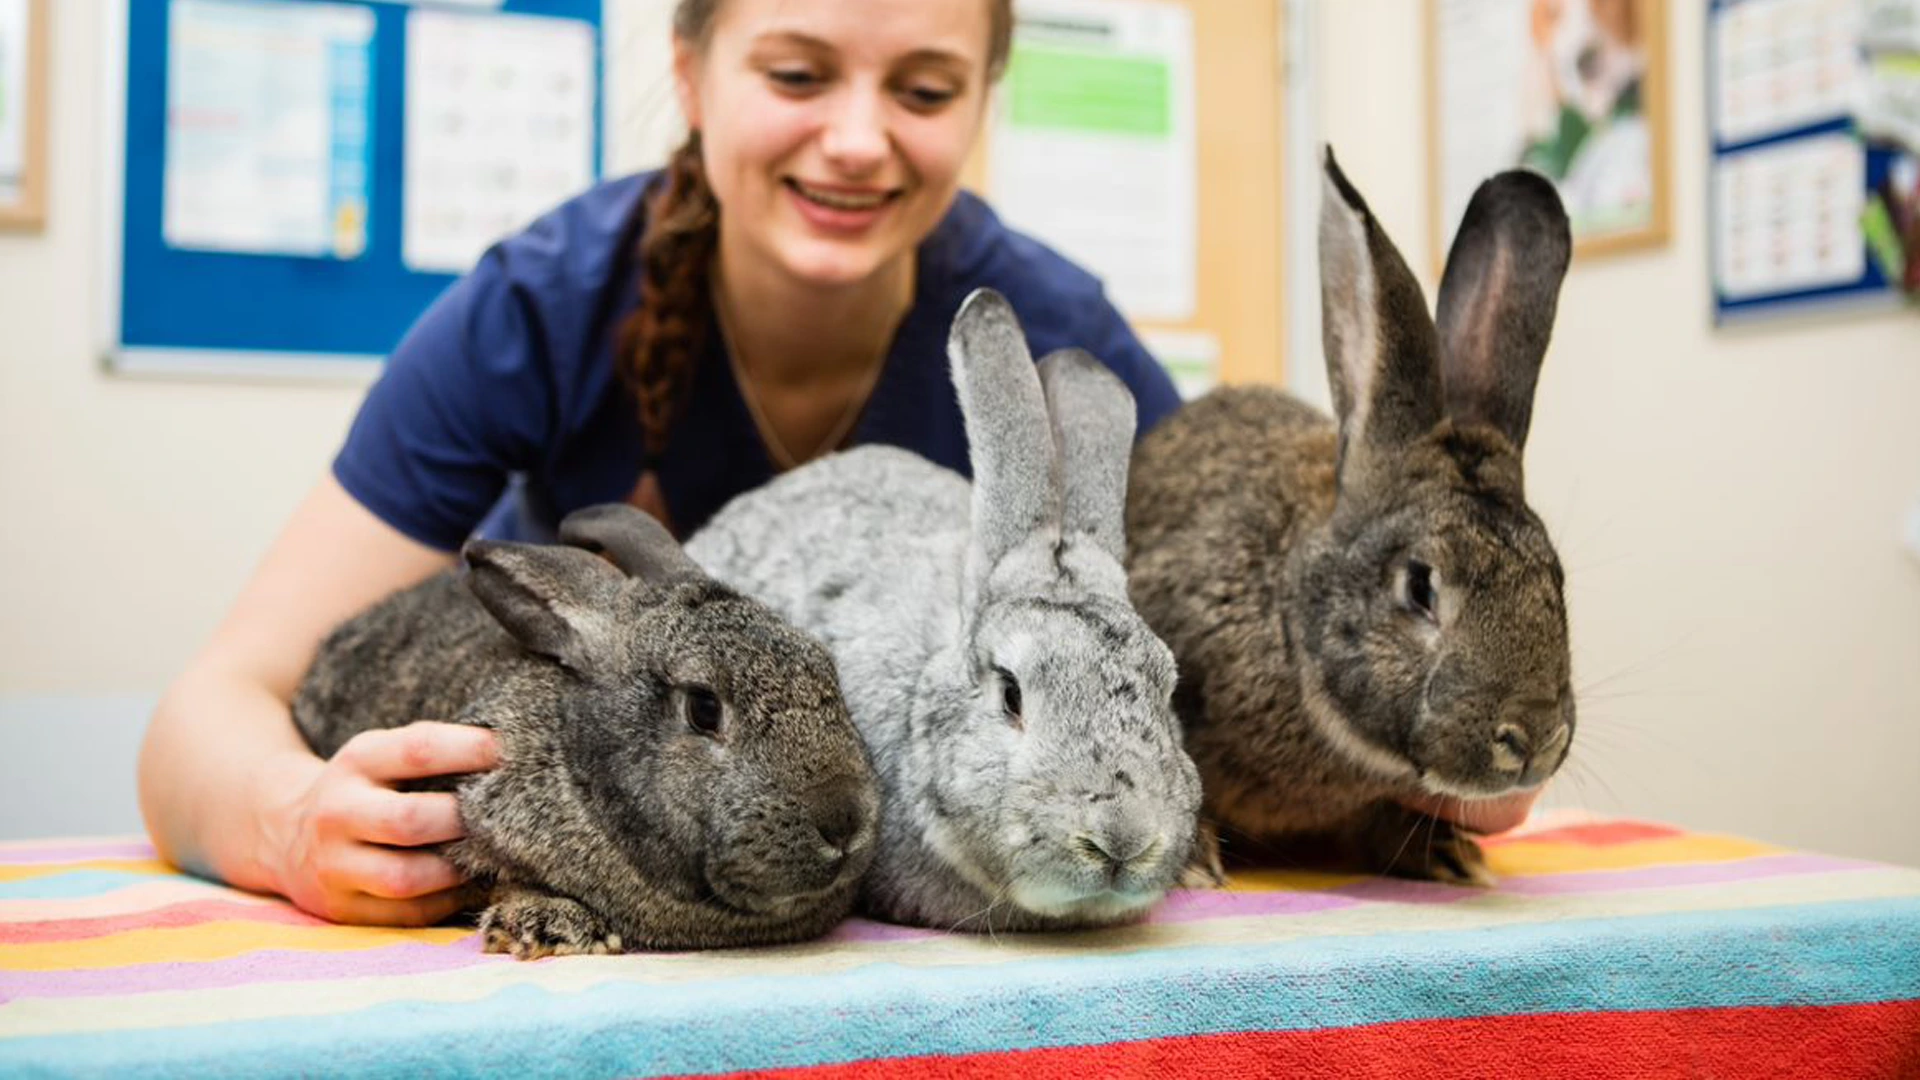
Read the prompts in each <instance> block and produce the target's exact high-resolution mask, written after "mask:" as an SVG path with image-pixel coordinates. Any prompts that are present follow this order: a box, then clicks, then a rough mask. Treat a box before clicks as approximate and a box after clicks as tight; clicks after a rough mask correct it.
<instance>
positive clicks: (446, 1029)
mask: <svg viewBox="0 0 1920 1080" xmlns="http://www.w3.org/2000/svg"><path fill="white" fill-rule="evenodd" d="M1489 855H1490V859H1491V862H1492V865H1493V867H1494V869H1495V870H1496V872H1498V873H1499V874H1501V875H1502V883H1501V885H1500V886H1499V887H1498V888H1497V889H1494V890H1491V891H1476V890H1468V889H1457V888H1451V887H1447V886H1441V885H1428V884H1418V883H1409V882H1400V881H1386V880H1379V879H1370V878H1360V877H1347V876H1334V875H1326V874H1311V873H1303V872H1284V873H1283V872H1263V873H1256V874H1247V875H1242V876H1240V877H1238V878H1237V879H1236V880H1235V881H1234V883H1233V887H1232V888H1231V889H1229V890H1225V891H1221V892H1187V893H1177V894H1175V895H1174V896H1172V897H1171V898H1169V900H1168V901H1167V902H1166V903H1165V904H1164V905H1163V906H1161V907H1160V908H1159V909H1158V911H1157V913H1156V914H1155V915H1154V917H1153V918H1152V920H1151V921H1150V922H1148V923H1146V924H1144V925H1141V926H1136V927H1130V928H1126V929H1119V930H1112V931H1101V932H1093V933H1082V934H1061V935H1043V936H1013V937H1005V936H1003V937H1000V938H997V939H994V938H984V937H968V936H960V935H951V934H942V933H936V932H928V931H920V930H910V929H904V928H899V927H889V926H883V925H878V924H875V923H870V922H863V921H859V920H854V921H851V922H848V923H847V924H845V925H844V926H842V927H841V928H840V929H839V930H838V931H837V932H836V933H835V934H834V935H833V936H832V937H831V938H829V939H827V940H825V941H821V942H816V943H812V944H808V945H803V946H796V947H789V948H778V949H764V950H755V951H739V952H726V953H704V954H696V953H679V954H653V955H633V956H617V957H568V958H560V959H549V960H543V961H539V962H535V963H517V962H514V961H511V960H507V959H504V958H501V957H498V956H491V955H486V954H483V953H482V952H481V951H480V949H479V944H478V942H477V940H476V938H475V935H474V933H473V932H472V930H471V929H470V928H459V927H452V928H438V929H431V930H419V931H400V930H381V929H359V928H350V927H339V926H331V925H327V924H324V923H321V922H319V921H317V920H315V919H312V918H309V917H307V916H305V915H302V914H301V913H299V912H298V911H296V910H294V909H293V908H291V907H289V906H287V905H285V904H283V903H279V902H277V901H272V900H267V899H263V898H260V897H256V896H250V895H247V894H244V893H239V892H235V891H232V890H229V889H225V888H221V887H218V886H215V885H212V884H209V883H206V882H203V881H199V880H196V879H193V878H189V877H184V876H181V875H178V874H176V873H173V872H171V871H170V870H169V869H168V868H167V867H166V866H164V865H162V864H160V863H158V862H156V861H155V860H154V858H153V854H152V850H151V849H150V848H148V847H147V846H146V845H145V844H144V843H140V842H134V841H105V840H102V841H44V842H34V843H25V844H10V845H0V1076H9V1077H12V1076H22V1075H60V1076H71V1075H112V1076H142V1075H156V1076H182V1077H201V1078H205V1077H224V1076H262V1075H272V1074H281V1073H298V1074H304V1075H326V1076H347V1077H351V1076H371V1075H400V1076H459V1075H474V1074H487V1075H513V1076H567V1077H587V1076H634V1075H659V1074H711V1073H719V1072H728V1071H752V1070H769V1071H770V1072H771V1074H776V1075H786V1076H808V1077H840V1076H866V1075H877V1074H880V1073H885V1074H887V1075H904V1076H971V1075H981V1074H996V1073H1014V1072H1017V1073H1019V1074H1020V1075H1021V1076H1023V1077H1024V1078H1027V1080H1041V1078H1046V1077H1072V1078H1074V1080H1088V1078H1091V1077H1095V1076H1109V1075H1116V1074H1119V1075H1129V1074H1130V1075H1203V1076H1266V1075H1301V1076H1355V1077H1371V1076H1379V1077H1392V1078H1394V1080H1407V1078H1409V1077H1469V1076H1471V1077H1490V1076H1528V1077H1535V1076H1556V1075H1565V1076H1602V1077H1616V1076H1619V1077H1625V1076H1635V1077H1640V1076H1711V1077H1761V1076H1768V1077H1772V1076H1820V1077H1851V1076H1861V1077H1885V1078H1888V1080H1894V1078H1913V1077H1920V870H1910V869H1902V868H1897V867H1892V866H1885V865H1880V864H1875V863H1868V862H1860V861H1855V860H1849V859H1838V858H1828V857H1825V856H1821V855H1813V854H1804V853H1798V852H1792V851H1785V850H1781V849H1778V848H1773V847H1768V846H1766V845H1764V844H1758V843H1754V842H1751V841H1748V840H1744V839H1738V838H1734V837H1728V836H1714V835H1700V834H1690V833H1684V832H1681V831H1678V830H1675V829H1671V828H1666V827H1662V826H1658V825H1651V824H1645V823H1639V822H1631V821H1603V820H1595V819H1591V818H1585V819H1579V820H1570V819H1561V820H1559V821H1555V820H1553V819H1551V818H1549V819H1546V820H1543V821H1539V822H1536V824H1535V825H1534V826H1531V827H1530V828H1529V829H1528V830H1525V831H1522V832H1521V833H1518V834H1513V835H1509V836H1507V837H1504V838H1500V839H1497V840H1495V841H1493V842H1492V843H1491V844H1490V845H1489Z"/></svg>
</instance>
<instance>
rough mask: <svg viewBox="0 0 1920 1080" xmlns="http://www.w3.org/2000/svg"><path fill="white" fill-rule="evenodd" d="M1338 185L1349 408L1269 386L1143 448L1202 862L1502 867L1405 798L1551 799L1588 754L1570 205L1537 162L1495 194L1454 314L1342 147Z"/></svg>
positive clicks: (1436, 871) (1331, 229)
mask: <svg viewBox="0 0 1920 1080" xmlns="http://www.w3.org/2000/svg"><path fill="white" fill-rule="evenodd" d="M1324 181H1325V182H1324V184H1323V191H1322V207H1321V216H1320V238H1319V239H1320V264H1321V305H1322V311H1323V316H1324V340H1325V348H1326V361H1327V373H1328V377H1329V381H1330V382H1331V384H1332V387H1333V397H1334V405H1335V410H1336V412H1337V414H1338V417H1339V419H1338V423H1337V425H1336V423H1335V422H1333V421H1331V420H1329V419H1328V418H1327V417H1326V416H1324V415H1322V414H1321V413H1319V412H1318V411H1316V410H1314V409H1312V408H1310V407H1308V406H1306V405H1304V404H1302V403H1300V402H1299V401H1297V400H1295V399H1293V398H1290V397H1288V396H1287V395H1285V394H1284V393H1281V392H1280V391H1278V390H1274V389H1270V388H1252V387H1249V388H1238V389H1223V390H1219V391H1216V392H1214V393H1212V394H1210V395H1208V396H1207V397H1205V398H1202V399H1200V400H1198V401H1195V402H1193V403H1192V404H1190V405H1188V406H1186V407H1185V408H1183V409H1182V410H1181V411H1180V412H1178V413H1177V414H1175V415H1174V416H1173V417H1171V418H1169V419H1168V420H1167V421H1165V422H1164V423H1162V424H1161V425H1160V426H1159V427H1158V428H1157V429H1156V430H1155V431H1154V432H1153V433H1152V434H1151V435H1149V436H1148V437H1147V438H1146V439H1144V440H1143V441H1142V442H1141V444H1140V446H1139V448H1138V450H1137V451H1136V453H1135V456H1134V461H1133V470H1132V482H1131V485H1130V488H1129V492H1128V507H1127V511H1128V512H1127V539H1128V555H1129V559H1128V563H1129V573H1130V576H1131V584H1130V587H1131V591H1132V595H1133V600H1134V603H1135V605H1136V606H1137V608H1138V609H1139V611H1140V613H1141V614H1142V615H1143V616H1145V617H1146V619H1147V622H1148V624H1149V625H1151V626H1152V627H1153V629H1154V631H1155V632H1156V633H1157V634H1159V635H1160V636H1161V637H1162V638H1163V639H1165V641H1166V642H1167V644H1168V645H1169V646H1171V647H1172V649H1173V651H1174V655H1175V657H1176V659H1177V660H1178V663H1179V667H1180V681H1179V690H1178V691H1177V693H1176V696H1175V705H1176V708H1177V709H1178V710H1179V711H1180V714H1181V719H1182V722H1183V724H1184V725H1185V728H1186V735H1187V750H1188V751H1189V752H1190V753H1191V754H1192V755H1193V758H1194V761H1195V763H1196V764H1198V766H1199V768H1200V775H1201V781H1202V787H1203V792H1204V794H1203V799H1204V804H1203V816H1204V818H1205V821H1206V823H1207V824H1206V825H1205V826H1203V829H1202V840H1203V844H1202V848H1203V850H1204V849H1205V848H1207V847H1210V846H1211V845H1210V844H1209V843H1207V841H1211V840H1212V839H1214V837H1213V836H1210V835H1208V833H1209V831H1210V830H1211V831H1217V834H1218V836H1219V838H1221V839H1222V840H1223V841H1224V842H1225V843H1226V844H1227V845H1228V846H1229V851H1230V852H1231V850H1232V848H1233V845H1235V844H1241V845H1244V846H1245V847H1248V848H1255V849H1257V848H1262V847H1267V846H1270V845H1275V844H1278V845H1281V846H1283V847H1286V848H1288V849H1291V850H1298V851H1309V850H1311V851H1314V852H1319V853H1324V852H1325V851H1326V849H1329V848H1330V849H1331V850H1332V853H1333V855H1334V856H1335V858H1336V861H1338V862H1342V863H1347V864H1352V865H1357V866H1358V867H1360V868H1363V869H1366V870H1370V871H1376V872H1384V873H1391V874H1396V875H1400V876H1405V877H1414V878H1431V879H1436V880H1441V881H1451V882H1461V883H1469V882H1471V883H1486V882H1489V881H1490V880H1491V876H1490V875H1489V874H1488V872H1487V869H1486V864H1485V860H1484V858H1483V856H1482V853H1481V851H1480V848H1479V845H1478V844H1477V843H1475V842H1474V840H1473V839H1472V838H1471V837H1470V836H1469V835H1467V834H1466V833H1465V832H1464V831H1463V830H1461V829H1459V828H1456V827H1454V826H1453V825H1451V824H1448V823H1447V822H1444V821H1438V820H1435V819H1432V818H1427V817H1423V816H1421V815H1420V814H1418V813H1416V812H1415V811H1413V810H1410V809H1407V808H1405V807H1404V806H1403V805H1402V803H1401V801H1400V800H1402V799H1412V798H1420V797H1426V798H1431V797H1433V796H1450V797H1459V798H1463V799H1465V798H1485V797H1491V796H1498V795H1501V794H1505V793H1509V792H1513V791H1517V790H1522V789H1527V788H1532V787H1535V786H1537V785H1539V784H1541V783H1543V782H1545V781H1546V779H1547V778H1548V777H1549V776H1551V775H1552V774H1553V773H1554V771H1555V770H1556V769H1558V768H1559V767H1560V764H1561V763H1562V762H1563V761H1564V760H1565V758H1566V755H1567V751H1568V748H1569V746H1570V745H1571V742H1572V736H1573V731H1574V699H1573V691H1572V689H1571V687H1570V682H1569V669H1570V663H1569V656H1568V645H1567V617H1566V605H1565V602H1564V600H1563V598H1562V574H1561V569H1560V563H1559V560H1558V559H1557V557H1556V556H1555V554H1554V549H1553V545H1552V543H1551V542H1550V541H1549V540H1548V538H1547V533H1546V529H1545V528H1544V527H1543V526H1542V525H1541V523H1540V520H1539V518H1537V517H1536V516H1535V515H1534V513H1533V511H1532V510H1530V509H1528V507H1527V503H1526V498H1525V493H1524V490H1523V485H1522V475H1521V464H1520V456H1521V449H1522V447H1523V446H1524V445H1525V443H1526V437H1527V425H1528V420H1529V417H1530V415H1531V413H1532V408H1533V390H1534V385H1535V382H1536V380H1537V379H1538V377H1539V373H1540V365H1541V362H1542V360H1543V358H1544V357H1545V354H1546V349H1547V341H1548V338H1549V336H1550V334H1551V331H1552V325H1553V315H1554V308H1555V305H1556V303H1557V297H1558V294H1559V289H1560V282H1561V279H1562V278H1563V277H1564V276H1565V273H1566V268H1567V261H1568V257H1569V253H1570V250H1571V241H1570V237H1569V233H1568V228H1567V218H1566V214H1565V212H1564V211H1563V210H1562V208H1561V205H1560V200H1559V197H1558V195H1557V194H1556V193H1555V192H1554V189H1553V185H1552V184H1550V183H1548V182H1547V181H1546V180H1544V179H1542V178H1541V177H1539V176H1537V175H1534V174H1532V173H1527V172H1521V171H1514V172H1507V173H1502V174H1500V175H1499V176H1496V177H1494V178H1493V179H1491V180H1488V181H1487V182H1486V183H1484V184H1482V185H1481V186H1480V189H1479V190H1478V191H1477V192H1475V194H1474V196H1473V199H1472V201H1471V203H1470V204H1469V205H1468V207H1467V211H1466V216H1465V219H1464V221H1463V222H1462V224H1461V227H1460V232H1459V235H1458V238H1457V239H1456V240H1455V242H1454V245H1453V250H1452V252H1451V254H1450V255H1449V257H1448V259H1447V266H1446V271H1445V274H1444V276H1443V278H1442V281H1441V284H1440V303H1439V315H1438V319H1437V326H1436V320H1435V318H1433V317H1431V316H1429V315H1428V313H1427V306H1426V301H1425V298H1424V297H1423V296H1422V295H1421V291H1420V286H1419V283H1418V282H1417V281H1416V280H1415V279H1414V276H1413V274H1412V273H1411V272H1410V271H1408V269H1407V266H1406V264H1405V263H1404V262H1403V261H1402V260H1401V257H1400V254H1399V252H1398V251H1396V250H1395V249H1394V246H1393V244H1392V242H1391V241H1389V240H1388V239H1387V237H1386V234H1385V233H1384V232H1382V231H1381V229H1380V226H1379V224H1378V223H1377V222H1376V221H1375V220H1374V219H1373V216H1372V214H1371V213H1369V212H1368V210H1367V206H1366V203H1365V202H1364V201H1363V200H1362V199H1361V197H1360V194H1359V192H1357V191H1356V190H1354V188H1353V186H1352V185H1351V184H1350V183H1348V181H1347V179H1346V177H1345V176H1343V175H1342V174H1341V172H1340V169H1339V167H1338V166H1337V165H1336V164H1335V163H1334V160H1333V155H1332V153H1331V152H1329V153H1328V154H1327V158H1326V170H1325V178H1324ZM1196 868H1197V869H1202V868H1204V869H1207V870H1210V871H1211V873H1212V875H1214V876H1216V877H1217V875H1218V873H1219V863H1218V861H1217V859H1216V860H1214V861H1212V862H1210V863H1208V862H1206V861H1205V860H1204V858H1203V859H1202V861H1201V863H1199V864H1197V865H1196Z"/></svg>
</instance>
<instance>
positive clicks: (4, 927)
mask: <svg viewBox="0 0 1920 1080" xmlns="http://www.w3.org/2000/svg"><path fill="white" fill-rule="evenodd" d="M229 919H231V920H236V921H239V922H258V923H282V924H285V925H287V926H330V925H332V924H331V923H328V922H327V921H326V920H325V919H317V918H315V917H313V916H312V915H308V914H307V913H306V912H304V911H301V910H300V909H299V908H296V907H294V906H293V905H291V904H248V903H242V902H238V901H234V900H188V901H185V902H183V903H178V904H168V905H166V906H165V907H159V908H152V909H149V910H146V911H134V912H128V913H127V914H124V915H101V916H99V917H97V918H92V919H46V920H39V921H35V922H12V923H0V941H4V942H6V943H7V944H9V945H26V944H30V943H32V942H40V941H78V940H80V939H82V938H93V937H104V936H106V935H108V934H121V933H125V932H127V931H129V930H166V929H173V928H176V927H182V926H198V925H200V924H201V923H208V922H220V921H223V920H229Z"/></svg>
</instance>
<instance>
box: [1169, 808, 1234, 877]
mask: <svg viewBox="0 0 1920 1080" xmlns="http://www.w3.org/2000/svg"><path fill="white" fill-rule="evenodd" d="M1226 884H1227V871H1226V868H1225V867H1223V866H1222V865H1221V864H1220V831H1219V830H1218V829H1215V828H1214V827H1213V822H1211V821H1202V822H1201V823H1200V826H1199V827H1198V828H1197V829H1195V830H1194V833H1193V854H1191V855H1189V856H1188V857H1187V865H1186V867H1185V868H1184V869H1182V870H1181V871H1180V881H1179V886H1180V888H1182V889H1218V888H1222V887H1224V886H1225V885H1226Z"/></svg>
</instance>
